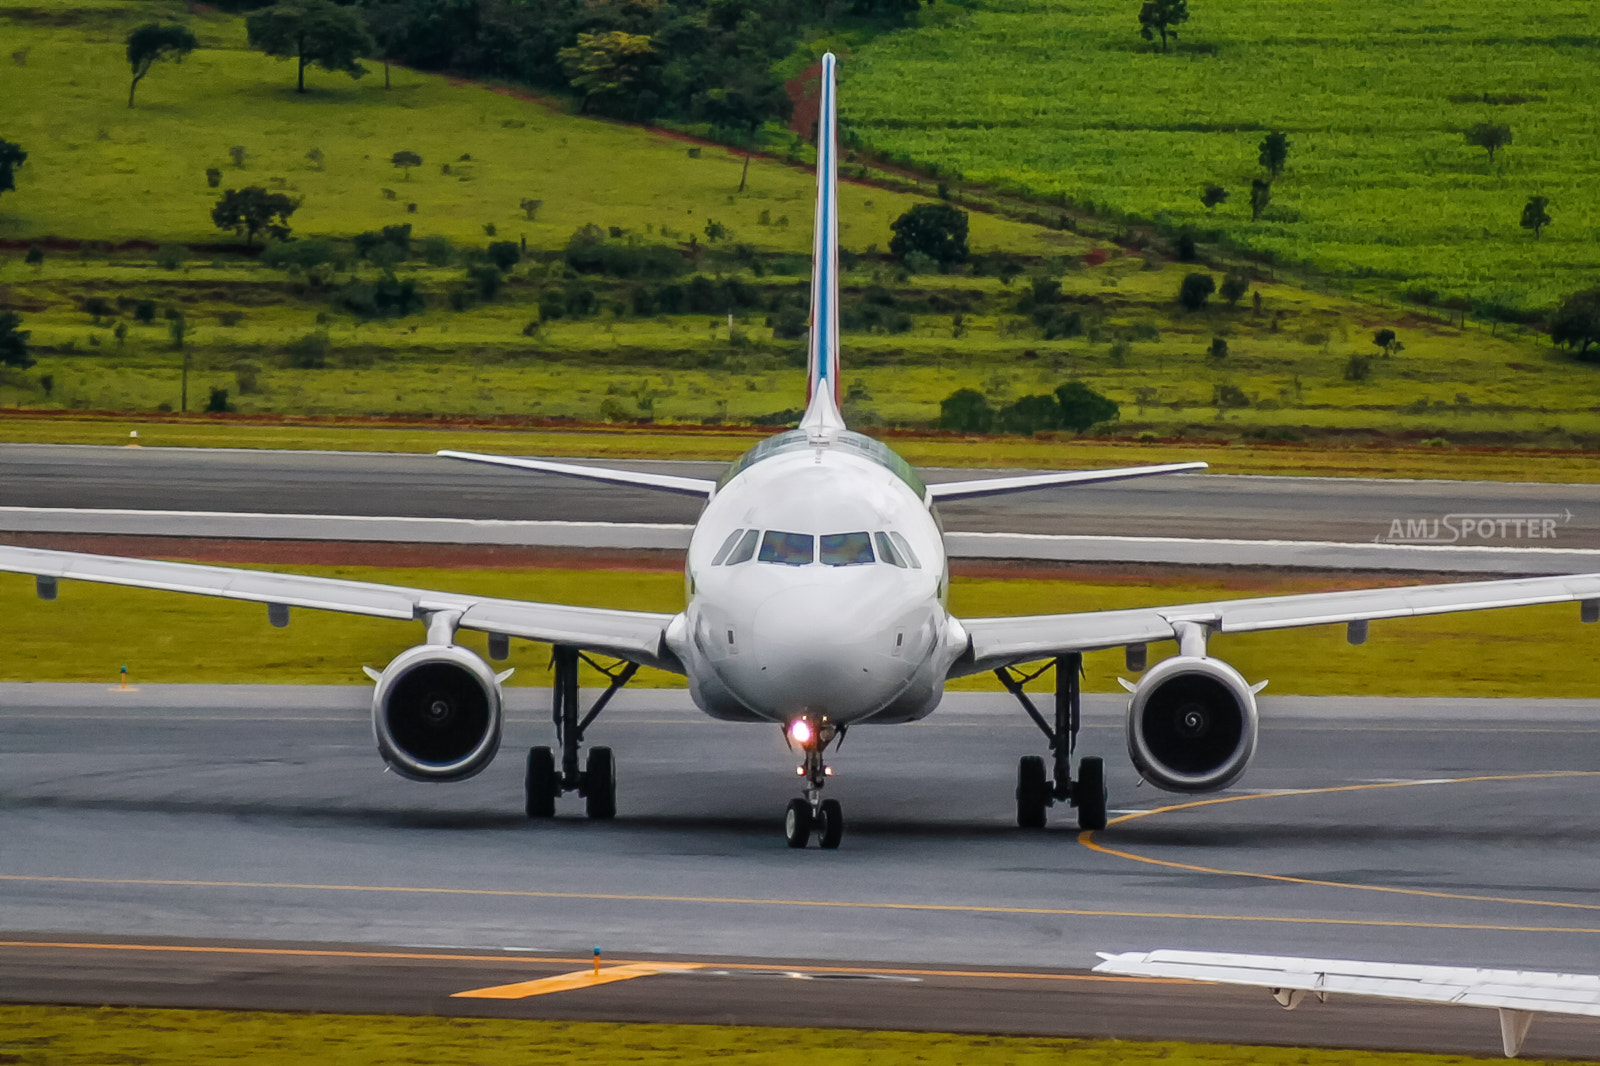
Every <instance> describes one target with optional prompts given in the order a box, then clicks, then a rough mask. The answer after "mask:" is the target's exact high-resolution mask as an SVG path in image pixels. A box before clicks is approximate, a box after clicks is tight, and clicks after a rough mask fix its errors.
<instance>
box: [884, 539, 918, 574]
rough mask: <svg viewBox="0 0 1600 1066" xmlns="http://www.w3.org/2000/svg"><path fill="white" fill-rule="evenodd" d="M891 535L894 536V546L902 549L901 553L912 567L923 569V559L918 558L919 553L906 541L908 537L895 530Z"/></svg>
mask: <svg viewBox="0 0 1600 1066" xmlns="http://www.w3.org/2000/svg"><path fill="white" fill-rule="evenodd" d="M889 536H891V537H893V538H894V546H895V547H896V548H899V549H900V554H901V555H903V556H905V558H906V562H908V563H910V564H911V569H913V570H921V569H922V560H920V559H918V558H917V553H916V552H914V551H912V550H911V545H909V544H907V543H906V538H904V537H902V536H901V535H900V534H898V533H893V532H891V533H890V534H889Z"/></svg>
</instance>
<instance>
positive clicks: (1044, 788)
mask: <svg viewBox="0 0 1600 1066" xmlns="http://www.w3.org/2000/svg"><path fill="white" fill-rule="evenodd" d="M1085 761H1087V760H1085ZM1095 761H1096V762H1098V761H1099V760H1098V759H1097V760H1095ZM1049 806H1050V780H1049V778H1047V777H1045V773H1044V759H1043V758H1041V757H1040V756H1038V755H1024V756H1023V757H1022V759H1021V761H1019V762H1018V763H1017V825H1019V826H1021V827H1022V828H1023V829H1043V828H1044V822H1045V809H1046V808H1047V807H1049Z"/></svg>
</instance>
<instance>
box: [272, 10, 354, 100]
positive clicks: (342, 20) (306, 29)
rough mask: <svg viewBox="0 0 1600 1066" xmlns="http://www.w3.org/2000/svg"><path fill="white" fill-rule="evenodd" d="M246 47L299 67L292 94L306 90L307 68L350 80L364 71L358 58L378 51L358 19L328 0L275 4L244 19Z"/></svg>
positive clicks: (351, 12) (349, 11)
mask: <svg viewBox="0 0 1600 1066" xmlns="http://www.w3.org/2000/svg"><path fill="white" fill-rule="evenodd" d="M245 29H246V31H247V33H248V35H249V39H250V47H252V48H259V49H261V51H263V52H265V53H267V55H269V56H274V57H276V58H278V59H293V60H295V61H296V64H297V65H298V68H299V69H298V72H297V74H296V81H295V91H296V92H302V93H303V92H305V91H306V67H308V66H311V65H313V64H315V65H316V66H319V67H321V68H322V69H323V70H327V71H343V72H344V73H346V74H348V75H350V76H351V77H352V78H359V77H361V76H362V75H364V74H365V73H366V72H367V68H366V67H364V66H362V65H361V57H362V56H364V55H371V54H372V53H373V52H375V51H377V49H378V45H377V43H376V42H375V41H373V39H372V37H371V35H369V34H368V33H367V28H366V26H365V25H364V24H363V23H362V21H361V15H360V14H359V13H358V12H357V11H356V10H355V9H354V8H350V7H342V6H340V5H339V4H335V3H331V2H330V0H278V3H276V4H274V5H272V6H271V7H267V8H262V9H261V10H260V11H257V12H255V13H254V14H252V15H251V16H250V17H249V18H247V19H246V20H245Z"/></svg>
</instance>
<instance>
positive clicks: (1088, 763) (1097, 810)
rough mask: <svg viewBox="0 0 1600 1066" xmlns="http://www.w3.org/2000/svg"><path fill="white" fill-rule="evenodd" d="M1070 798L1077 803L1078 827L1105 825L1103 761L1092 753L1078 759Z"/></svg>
mask: <svg viewBox="0 0 1600 1066" xmlns="http://www.w3.org/2000/svg"><path fill="white" fill-rule="evenodd" d="M1072 798H1073V799H1074V800H1075V801H1076V802H1077V805H1078V828H1079V829H1088V830H1096V829H1104V828H1105V827H1106V768H1105V763H1103V762H1102V761H1101V760H1100V759H1098V758H1096V757H1095V756H1093V755H1088V756H1085V757H1084V758H1082V759H1080V760H1078V780H1077V781H1076V782H1074V784H1073V786H1072Z"/></svg>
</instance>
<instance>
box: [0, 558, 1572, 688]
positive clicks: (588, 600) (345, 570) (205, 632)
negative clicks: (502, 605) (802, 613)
mask: <svg viewBox="0 0 1600 1066" xmlns="http://www.w3.org/2000/svg"><path fill="white" fill-rule="evenodd" d="M264 569H284V570H293V571H295V572H297V573H308V574H317V575H323V576H329V577H343V578H349V579H353V580H364V581H379V582H386V583H393V584H402V585H410V586H415V587H421V588H432V589H440V590H447V591H459V592H468V593H472V592H479V593H484V594H492V595H495V596H504V597H512V598H519V599H537V600H546V601H550V602H555V603H574V604H585V605H591V606H598V607H626V608H630V609H635V610H646V611H663V612H671V611H677V610H680V609H681V608H682V606H683V576H682V575H681V574H680V573H676V572H662V571H651V570H598V571H596V570H552V569H530V568H521V569H516V568H514V569H506V570H492V571H490V570H482V571H479V570H427V569H393V568H376V567H356V566H341V567H326V566H324V567H312V566H294V567H277V568H264ZM1348 585H1349V582H1348V581H1345V582H1338V583H1333V582H1327V581H1313V580H1308V579H1305V578H1285V577H1279V578H1272V579H1257V578H1240V579H1209V580H1205V581H1187V582H1177V581H1171V582H1165V583H1154V584H1153V583H1151V582H1150V581H1149V580H1148V579H1146V578H1138V579H1134V578H1127V579H1124V580H1109V579H1098V580H1093V581H1082V582H1078V581H1067V580H1053V579H1052V580H1039V579H1012V578H1004V579H1002V578H960V577H958V578H956V579H954V580H953V581H952V584H951V592H950V608H951V610H952V611H953V612H954V613H955V614H956V615H957V616H958V617H968V618H973V617H984V616H990V615H1022V614H1043V613H1050V612H1062V611H1079V610H1108V609H1115V608H1121V607H1137V606H1154V605H1160V604H1175V603H1185V602H1194V601H1199V600H1210V599H1227V598H1235V597H1239V596H1248V595H1264V594H1270V593H1289V592H1307V591H1314V590H1318V589H1324V588H1330V587H1346V586H1348ZM0 616H3V617H6V618H8V619H11V620H12V622H13V623H14V624H13V628H12V631H11V634H10V636H9V637H8V644H7V654H6V656H5V658H4V660H3V662H0V680H6V681H100V680H104V681H106V682H107V683H110V682H112V681H114V680H115V679H116V678H117V676H118V669H119V667H121V666H127V667H128V669H129V676H130V677H131V678H132V680H133V681H134V682H135V683H139V682H151V683H156V682H215V683H228V682H276V683H282V684H361V683H362V675H361V667H362V666H363V665H366V666H373V667H382V666H383V665H384V664H385V663H387V662H388V661H389V660H390V659H391V658H393V657H394V656H395V655H396V654H398V653H399V652H400V651H402V650H403V649H405V648H407V647H409V646H411V645H413V644H415V643H417V642H418V641H420V640H421V638H422V632H421V628H420V627H419V626H415V625H407V624H400V623H395V622H390V621H384V620H377V619H365V618H355V617H349V616H345V615H337V614H328V613H323V612H317V611H296V612H295V613H294V616H293V619H292V622H291V624H290V625H289V627H288V628H286V629H272V628H269V627H268V626H267V623H266V612H265V611H264V610H263V609H262V608H261V607H260V606H259V605H256V604H242V603H232V602H225V601H219V600H211V599H206V598H203V597H184V596H173V595H171V594H170V593H162V592H149V591H144V590H137V589H123V588H114V587H108V586H97V585H89V584H81V583H76V582H69V583H66V584H64V585H63V588H62V592H61V598H60V600H59V601H57V602H53V603H51V602H43V601H40V600H38V599H36V598H35V596H34V590H33V582H32V581H31V580H30V579H28V578H25V577H17V576H13V575H5V576H3V577H0ZM218 634H224V635H225V639H219V638H218ZM1597 637H1600V634H1597V633H1596V632H1595V631H1594V629H1593V627H1586V626H1583V625H1581V624H1580V623H1579V621H1578V610H1577V608H1576V606H1571V605H1557V606H1550V607H1530V608H1519V609H1516V610H1513V611H1503V612H1502V611H1495V612H1484V613H1481V614H1464V615H1455V616H1443V617H1439V618H1424V619H1408V620H1399V621H1390V622H1379V623H1376V624H1374V625H1373V626H1372V637H1371V640H1370V642H1369V643H1368V644H1366V645H1365V646H1362V647H1352V646H1350V645H1349V644H1347V643H1346V642H1345V635H1344V627H1343V626H1324V627H1317V628H1311V629H1303V630H1291V631H1286V632H1281V633H1262V634H1241V635H1227V634H1224V635H1220V636H1218V637H1216V638H1214V639H1213V640H1212V642H1211V650H1212V652H1213V653H1214V654H1216V655H1218V656H1220V657H1222V658H1224V659H1227V660H1228V661H1229V662H1231V663H1233V664H1234V665H1235V666H1237V667H1238V668H1239V670H1241V671H1242V672H1243V673H1244V674H1245V676H1246V677H1249V678H1250V679H1251V680H1253V681H1258V680H1270V681H1271V683H1272V684H1271V687H1270V689H1269V690H1268V692H1269V695H1276V694H1296V695H1352V696H1356V695H1359V696H1366V695H1374V696H1501V697H1527V698H1541V697H1563V698H1585V697H1589V696H1593V695H1594V692H1595V689H1596V687H1597V685H1600V656H1597V655H1595V654H1594V653H1593V650H1592V646H1593V643H1594V641H1595V640H1596V639H1597ZM462 643H463V644H465V645H466V646H468V647H472V648H476V649H478V651H479V652H480V653H483V652H484V650H485V645H484V637H483V636H482V635H481V634H469V633H463V634H462ZM1173 650H1174V649H1173V646H1172V645H1166V646H1158V647H1157V648H1155V649H1152V659H1154V658H1156V657H1159V656H1162V655H1166V654H1170V653H1172V651H1173ZM549 663H550V653H549V649H548V648H546V647H544V646H541V645H535V644H529V643H526V642H520V641H519V642H514V643H513V644H512V654H511V658H510V660H509V662H508V665H510V666H513V667H516V668H517V674H516V676H515V677H514V678H513V679H512V680H511V682H510V684H512V685H548V684H549V683H550V675H549V672H548V671H549ZM1086 669H1087V679H1086V682H1085V683H1086V686H1087V687H1088V688H1089V689H1090V690H1091V691H1096V692H1115V691H1119V689H1118V688H1117V685H1116V677H1117V675H1118V674H1119V673H1121V674H1126V670H1125V669H1124V667H1123V663H1122V656H1121V653H1120V652H1097V653H1093V654H1091V655H1089V656H1087V658H1086ZM599 681H600V678H599V676H598V675H597V674H587V673H586V675H585V684H596V683H599ZM635 683H636V684H637V685H640V686H658V687H661V686H665V687H679V686H681V685H682V684H683V682H682V679H681V678H677V677H675V676H672V675H668V674H664V673H660V672H658V671H651V670H645V671H641V673H640V675H639V679H638V680H637V681H636V682H635ZM953 687H955V688H960V689H981V690H998V689H999V684H998V682H996V681H995V680H994V679H993V678H992V677H989V676H988V675H983V676H980V677H976V678H970V679H966V680H963V681H961V682H958V683H956V684H955V685H954V686H953Z"/></svg>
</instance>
